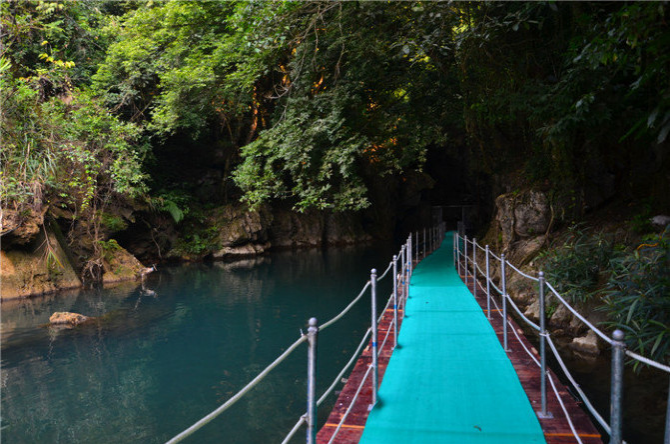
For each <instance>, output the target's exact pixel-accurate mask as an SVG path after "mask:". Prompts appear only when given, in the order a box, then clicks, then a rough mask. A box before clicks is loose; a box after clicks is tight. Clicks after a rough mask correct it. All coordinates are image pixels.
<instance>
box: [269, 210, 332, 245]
mask: <svg viewBox="0 0 670 444" xmlns="http://www.w3.org/2000/svg"><path fill="white" fill-rule="evenodd" d="M325 225H326V221H325V213H323V212H318V211H305V212H304V213H298V212H296V211H291V210H277V211H276V212H275V217H274V221H273V223H272V226H271V227H270V239H271V242H272V245H273V246H275V247H317V246H321V245H323V243H324V232H325Z"/></svg>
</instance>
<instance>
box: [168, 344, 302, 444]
mask: <svg viewBox="0 0 670 444" xmlns="http://www.w3.org/2000/svg"><path fill="white" fill-rule="evenodd" d="M306 340H307V336H306V335H302V336H301V337H300V338H299V339H298V340H297V341H295V342H294V343H293V344H291V345H290V346H289V348H287V349H286V351H285V352H284V353H282V354H281V355H280V356H279V357H278V358H277V359H275V360H274V361H273V362H272V364H270V365H268V366H267V367H266V368H265V370H263V371H262V372H260V373H259V374H258V376H256V377H255V378H254V379H253V380H252V381H251V382H249V383H248V384H247V385H246V386H244V388H243V389H242V390H240V391H239V392H237V393H236V394H235V395H233V396H232V397H231V398H230V399H229V400H228V401H226V402H225V403H224V404H222V405H221V406H219V407H218V408H217V409H215V410H213V411H212V412H211V413H210V414H208V415H206V416H205V417H203V418H202V419H201V420H199V421H198V422H196V423H195V424H193V425H192V426H191V427H189V428H187V429H186V430H184V431H183V432H181V433H180V434H178V435H177V436H175V437H174V438H172V439H171V440H169V441H168V442H167V443H166V444H175V443H178V442H181V441H182V440H184V439H185V438H187V437H189V436H191V435H192V434H193V433H195V432H197V431H198V430H200V429H201V428H202V427H204V426H205V425H206V424H208V423H209V422H210V421H212V420H213V419H214V418H216V417H217V416H219V415H220V414H221V413H223V412H225V411H226V410H228V408H230V407H231V406H232V405H233V404H235V403H236V402H237V401H239V400H240V399H241V398H242V397H243V396H244V395H246V394H247V393H248V392H249V391H250V390H251V389H252V388H254V387H255V386H256V385H258V383H259V382H261V381H262V380H263V379H264V378H265V377H266V376H267V375H268V373H270V372H271V371H272V369H274V368H275V367H276V366H278V365H279V364H281V363H282V362H283V361H284V360H285V359H286V358H287V357H288V356H289V355H290V354H291V353H293V351H294V350H295V349H296V348H298V346H299V345H300V344H302V343H303V342H305V341H306Z"/></svg>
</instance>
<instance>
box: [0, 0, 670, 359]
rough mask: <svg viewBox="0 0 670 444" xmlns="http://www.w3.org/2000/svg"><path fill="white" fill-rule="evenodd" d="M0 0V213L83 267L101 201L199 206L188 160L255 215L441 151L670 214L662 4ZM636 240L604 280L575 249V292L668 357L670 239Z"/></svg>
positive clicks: (337, 204) (597, 200)
mask: <svg viewBox="0 0 670 444" xmlns="http://www.w3.org/2000/svg"><path fill="white" fill-rule="evenodd" d="M0 8H1V10H0V12H1V19H0V20H1V22H0V25H1V29H0V32H1V38H2V48H1V54H0V82H1V84H0V94H1V99H0V100H1V114H0V119H1V121H0V124H1V126H2V152H1V154H0V156H1V161H2V184H1V187H2V188H1V193H2V207H3V209H5V210H6V211H5V214H6V216H5V219H7V217H8V216H7V215H8V214H9V212H10V211H11V212H13V213H12V214H14V215H15V217H16V218H18V219H21V217H23V216H27V215H28V214H29V213H30V212H31V211H33V212H38V213H39V212H43V211H48V212H50V213H51V214H54V215H55V216H57V217H59V218H61V219H63V218H65V219H68V220H70V221H72V222H71V223H72V225H73V226H74V225H77V226H78V227H79V231H77V233H82V232H86V233H88V235H89V236H90V237H91V238H92V239H93V242H91V244H90V248H89V251H88V252H87V254H88V255H89V262H90V263H91V264H94V263H95V258H96V257H99V256H100V255H102V254H104V249H105V247H108V246H109V244H108V242H111V240H110V239H109V238H106V237H105V236H104V235H102V234H100V233H103V232H107V233H109V232H114V231H118V230H120V229H122V228H123V225H124V221H123V220H122V219H121V218H120V217H119V216H118V215H116V214H115V211H114V209H118V208H121V207H123V206H127V205H134V206H142V207H143V208H148V209H149V210H150V211H152V212H154V213H156V214H157V215H159V216H160V215H162V216H160V217H167V218H171V219H172V223H177V224H179V223H181V224H186V223H188V221H189V218H194V217H198V215H199V214H201V212H202V211H203V208H204V209H205V210H206V208H207V207H206V202H205V203H203V202H202V200H203V199H202V198H198V197H197V192H198V191H197V189H198V186H199V184H200V185H201V184H202V181H203V180H205V179H204V178H202V177H197V176H196V177H194V176H193V174H189V171H192V170H194V169H196V167H197V166H202V165H211V166H213V167H214V168H215V169H216V170H217V171H218V176H217V177H216V178H215V179H214V181H215V182H216V187H215V190H216V191H215V192H213V193H210V194H209V197H210V198H211V199H216V200H218V201H221V202H239V201H242V202H246V203H247V204H249V205H251V206H252V207H254V206H259V205H262V204H264V203H267V202H278V201H282V202H284V203H285V204H287V205H291V206H292V207H293V208H295V209H296V210H300V211H303V210H308V209H314V208H316V209H323V210H332V211H352V210H354V211H357V210H362V209H365V208H369V207H370V206H371V205H372V206H374V201H373V200H374V198H373V197H371V193H370V190H371V189H372V188H373V187H374V186H375V185H377V186H379V184H384V183H385V181H386V180H389V179H390V178H393V179H394V180H400V181H402V180H406V179H407V177H409V174H410V173H411V172H416V171H431V173H432V175H433V176H434V177H433V179H435V180H438V181H439V180H440V177H438V176H437V175H436V174H435V172H434V170H431V165H430V162H428V164H427V163H426V161H427V159H429V158H431V156H433V157H435V156H437V157H439V153H441V152H445V153H449V154H450V155H451V156H461V157H462V156H465V158H466V159H467V163H468V169H469V170H471V171H472V172H473V174H479V175H484V176H486V177H489V178H490V181H491V182H492V184H493V185H492V189H493V191H494V192H496V191H497V192H502V191H505V190H506V191H510V187H511V189H512V190H513V189H517V188H526V187H531V186H534V187H539V188H541V189H543V190H544V191H545V192H546V193H547V194H548V195H549V196H550V198H551V199H552V202H553V203H554V205H555V208H556V209H557V219H559V222H562V223H564V224H570V223H572V222H575V221H579V220H580V219H581V217H582V216H583V215H584V214H585V213H587V212H588V211H590V210H593V209H594V208H596V207H597V206H599V205H602V204H604V203H607V202H608V201H611V200H612V199H617V200H619V201H622V202H635V203H636V205H637V206H635V208H636V210H635V211H637V213H636V214H635V216H636V217H638V218H639V220H640V221H642V222H644V221H645V220H646V218H648V217H650V216H652V215H654V214H660V213H663V212H666V214H667V212H668V211H670V178H669V177H668V171H670V157H669V155H668V146H670V137H669V136H670V29H669V24H668V20H670V12H669V10H670V5H668V4H667V2H630V3H629V2H594V3H584V2H566V3H563V2H527V3H526V2H500V3H496V2H487V3H479V2H455V3H452V2H421V1H408V2H386V3H381V2H363V1H360V2H343V1H306V2H263V1H253V2H218V1H98V0H80V1H60V2H57V1H17V0H13V1H12V0H9V1H4V2H2V3H0ZM436 153H438V154H436ZM432 166H433V167H435V165H432ZM447 171H448V170H447ZM445 174H446V175H448V174H449V173H448V172H446V173H445ZM502 184H506V185H505V186H503V185H502ZM382 186H383V185H382ZM603 190H605V191H603ZM594 194H595V197H594ZM489 197H490V199H493V197H494V196H489ZM440 203H442V202H440ZM559 213H560V214H559ZM157 220H158V219H157ZM638 225H639V224H638ZM73 232H74V231H73ZM640 233H641V235H647V236H650V238H649V240H648V241H645V243H644V245H646V246H644V247H643V248H637V249H636V248H633V249H629V250H627V251H626V250H625V246H624V247H622V248H618V247H617V246H616V245H612V248H610V250H611V251H614V252H616V253H617V254H612V255H608V256H607V258H605V259H602V261H600V262H597V264H598V265H599V266H600V265H602V268H603V270H604V271H603V273H605V274H603V273H601V272H600V271H599V270H595V271H594V270H593V264H594V262H593V261H591V260H589V259H585V260H584V261H585V263H589V264H591V265H592V266H591V267H590V268H589V270H590V274H589V275H588V278H589V279H590V280H588V282H586V283H585V284H584V288H587V289H588V291H587V292H593V291H596V290H597V291H599V292H601V293H598V294H601V296H602V292H603V291H604V292H606V295H605V296H603V297H604V298H605V299H604V300H605V302H609V304H610V307H611V309H612V319H613V321H612V322H613V323H614V324H618V325H623V324H625V325H626V328H627V329H628V330H630V331H633V332H636V337H637V338H638V339H639V340H638V342H637V343H636V344H634V345H635V347H636V348H637V349H639V350H642V351H649V352H653V353H654V355H655V356H657V357H662V358H665V359H667V357H668V353H670V349H669V347H670V346H669V345H668V344H670V340H668V339H670V296H669V293H670V291H669V288H670V271H669V268H670V267H669V265H668V261H669V260H670V247H669V241H668V233H667V232H666V233H665V234H660V235H659V233H658V230H656V231H654V230H653V229H651V228H650V227H642V228H641V231H640ZM589 239H590V240H589V241H588V242H586V241H584V242H585V243H584V242H583V243H582V244H580V245H590V244H589V242H593V238H589ZM599 245H600V244H599ZM573 247H574V244H566V248H565V250H566V251H573V252H574V251H575V248H573ZM580 251H581V250H580ZM598 251H600V250H598ZM563 258H565V256H563ZM552 260H554V262H555V263H558V264H560V263H561V260H563V259H560V257H559V258H554V259H552ZM563 261H564V263H568V262H570V264H572V265H574V263H575V262H574V261H567V260H563ZM603 264H604V265H603ZM558 269H559V268H558V267H557V270H558ZM612 270H615V271H612ZM645 270H647V272H648V273H651V274H652V275H653V276H654V277H655V278H654V280H652V281H651V282H650V280H649V279H647V278H646V276H649V274H648V273H647V274H645ZM89 271H90V273H89V274H90V277H91V278H95V271H94V267H92V266H91V267H89ZM564 271H565V273H569V272H570V270H567V269H566V270H564ZM587 274H588V273H587ZM608 276H609V277H608ZM608 279H609V281H608ZM607 282H609V284H607ZM608 285H609V286H608ZM585 291H586V290H585ZM617 292H619V293H617ZM582 293H583V292H582ZM624 293H625V294H626V297H627V298H633V300H632V301H629V300H627V299H622V298H620V297H617V295H618V294H624ZM580 294H581V293H580ZM624 301H625V302H624Z"/></svg>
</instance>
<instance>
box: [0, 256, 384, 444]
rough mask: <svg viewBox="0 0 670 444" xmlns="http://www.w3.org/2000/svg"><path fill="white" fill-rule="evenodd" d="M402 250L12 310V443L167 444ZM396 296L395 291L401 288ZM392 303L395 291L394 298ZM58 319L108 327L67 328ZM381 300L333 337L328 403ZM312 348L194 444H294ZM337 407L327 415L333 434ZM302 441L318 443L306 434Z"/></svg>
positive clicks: (304, 261) (266, 266)
mask: <svg viewBox="0 0 670 444" xmlns="http://www.w3.org/2000/svg"><path fill="white" fill-rule="evenodd" d="M392 254H393V253H392V250H391V249H390V248H388V249H386V248H384V247H382V248H372V247H369V248H343V249H328V250H323V251H316V250H309V251H298V252H279V253H274V254H271V255H269V256H267V257H264V258H260V259H255V260H250V261H243V262H237V263H223V262H219V263H211V264H191V265H185V266H177V267H164V268H161V269H159V271H158V272H157V273H153V274H152V275H150V276H149V279H147V282H146V289H150V290H152V291H154V292H155V294H151V293H150V292H144V293H143V292H142V289H141V287H139V286H137V285H136V284H131V285H124V286H119V287H115V288H112V289H105V290H90V291H75V292H64V293H59V294H56V295H52V296H47V297H40V298H33V299H30V300H26V301H22V302H14V303H3V305H2V379H1V384H2V385H1V387H2V412H1V413H2V422H1V427H2V429H1V437H2V442H6V443H14V444H21V443H30V444H34V443H60V442H67V443H124V444H130V443H161V442H165V441H167V440H168V439H169V438H171V437H172V436H174V435H176V434H177V433H179V432H181V431H182V430H183V429H185V428H186V427H188V426H190V425H191V424H192V423H193V422H195V421H197V420H198V419H200V418H201V417H202V416H204V415H205V414H207V413H209V412H210V411H211V410H213V409H214V408H216V407H217V406H219V405H220V404H221V403H223V402H225V401H226V400H227V399H228V398H229V397H230V396H231V395H233V394H234V393H236V392H237V391H238V390H239V389H240V388H241V387H243V386H244V385H245V384H246V383H247V382H248V381H250V380H251V379H252V378H253V377H254V376H256V374H258V373H259V372H260V371H261V370H262V369H263V368H264V367H265V366H266V365H267V364H269V363H270V362H272V361H273V360H274V359H275V358H276V357H277V356H278V355H279V354H280V353H281V352H282V351H283V350H284V349H285V348H286V347H287V346H288V345H290V344H291V343H293V341H295V340H296V339H297V338H298V337H299V334H300V329H301V328H302V329H305V326H306V323H307V320H308V319H309V317H311V316H316V317H318V318H319V320H320V323H322V322H325V321H326V320H327V319H329V318H331V317H332V316H334V315H335V314H337V313H338V312H339V311H340V310H341V309H342V308H343V307H344V306H346V305H347V303H348V302H349V301H350V300H351V299H352V298H353V297H354V296H356V295H357V294H358V292H359V291H360V288H362V286H363V284H364V283H365V281H366V280H367V279H368V277H369V270H370V268H372V267H377V268H379V269H384V268H385V267H386V265H388V262H389V260H390V257H391V255H392ZM387 284H388V282H387ZM381 287H382V291H380V294H387V292H388V291H389V290H388V288H386V287H385V286H384V285H382V286H381ZM55 311H74V312H78V313H82V314H85V315H89V316H98V317H99V318H98V319H97V320H96V322H94V323H92V324H91V325H86V326H80V327H79V328H76V329H74V330H55V329H52V328H49V327H46V326H45V325H44V324H45V323H46V322H47V321H48V318H49V316H50V315H51V314H52V313H53V312H55ZM369 317H370V315H369V302H368V301H361V303H360V304H358V305H357V306H356V307H355V309H354V310H353V312H352V313H351V314H350V315H349V316H347V317H345V318H344V319H343V320H342V321H340V322H339V323H338V324H336V325H334V326H333V327H331V328H329V329H328V330H326V331H324V332H323V334H321V335H320V337H319V366H318V379H319V384H318V386H319V387H320V389H319V393H321V392H322V391H323V389H325V388H326V387H327V386H328V385H329V384H330V382H331V380H332V378H333V377H334V376H335V375H336V374H337V372H338V371H339V369H340V368H341V366H342V365H343V364H344V363H345V362H346V361H347V360H348V359H349V357H350V356H351V353H353V351H354V349H355V347H356V345H357V344H358V342H359V340H360V338H361V337H362V335H363V334H364V332H365V330H366V329H367V327H368V325H369V322H370V321H369ZM305 370H306V348H305V347H304V346H302V347H301V348H299V349H298V350H297V351H296V352H295V353H294V354H293V355H292V356H291V357H290V358H289V359H288V360H287V361H285V362H284V363H283V364H282V365H281V366H279V367H278V368H277V369H275V370H274V371H273V373H271V374H270V376H269V377H268V378H267V379H266V380H265V381H264V382H263V383H262V384H261V385H260V386H258V387H257V388H255V389H254V390H253V391H252V392H251V393H250V394H249V395H248V396H247V397H246V398H244V399H243V400H242V401H240V402H239V403H238V404H236V405H235V406H233V407H232V408H231V409H230V410H228V411H227V412H225V413H224V414H223V415H222V416H221V417H220V418H218V419H216V420H215V421H214V422H212V423H210V424H209V425H207V426H206V427H205V428H204V429H202V430H201V431H199V432H197V433H196V434H195V435H193V436H192V437H190V438H189V439H188V440H186V442H189V443H210V442H211V443H213V442H217V443H263V444H265V443H273V442H281V440H282V439H283V437H284V436H285V435H286V433H287V432H288V431H289V430H290V428H291V427H292V425H293V424H294V423H295V421H296V420H297V418H298V417H299V416H300V415H301V414H302V413H304V411H305V395H304V393H305ZM333 402H334V397H332V396H331V399H329V403H328V405H324V406H323V407H322V408H321V409H320V412H319V413H320V415H319V416H320V418H321V422H323V421H324V420H325V418H326V417H327V414H328V413H329V411H330V408H331V406H332V403H333ZM294 442H304V431H301V432H299V433H298V435H297V438H296V439H294Z"/></svg>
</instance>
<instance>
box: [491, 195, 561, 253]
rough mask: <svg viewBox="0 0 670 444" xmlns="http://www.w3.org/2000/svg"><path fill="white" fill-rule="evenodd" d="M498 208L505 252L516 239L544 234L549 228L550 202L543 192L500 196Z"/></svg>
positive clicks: (497, 201)
mask: <svg viewBox="0 0 670 444" xmlns="http://www.w3.org/2000/svg"><path fill="white" fill-rule="evenodd" d="M496 208H497V212H496V220H497V221H498V224H499V225H500V230H501V234H502V243H503V249H505V250H506V249H507V248H508V247H509V246H510V245H511V244H512V243H513V242H514V241H515V240H516V239H518V238H521V239H525V238H529V237H533V236H538V235H541V234H544V233H545V232H546V230H547V228H548V227H549V222H550V220H551V210H550V207H549V200H548V199H547V196H546V195H545V194H544V193H543V192H541V191H535V190H529V191H525V192H522V193H520V194H517V193H508V194H503V195H500V196H498V197H497V198H496Z"/></svg>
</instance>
